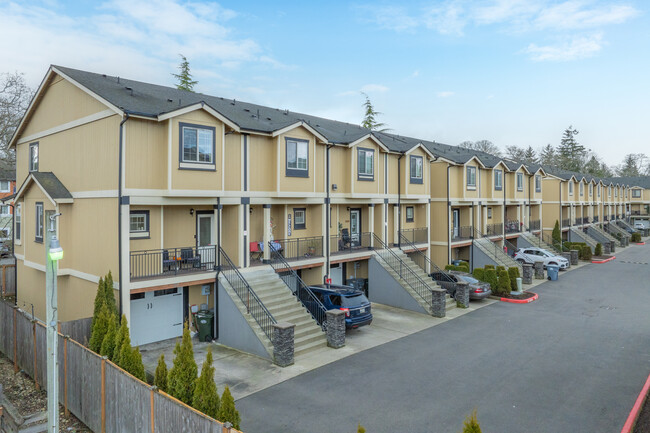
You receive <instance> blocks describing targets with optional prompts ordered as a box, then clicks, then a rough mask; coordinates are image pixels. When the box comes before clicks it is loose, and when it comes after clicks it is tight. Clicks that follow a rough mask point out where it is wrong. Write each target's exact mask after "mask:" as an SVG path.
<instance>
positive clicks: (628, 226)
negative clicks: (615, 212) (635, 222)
mask: <svg viewBox="0 0 650 433" xmlns="http://www.w3.org/2000/svg"><path fill="white" fill-rule="evenodd" d="M616 222H617V223H618V225H619V227H623V229H625V228H628V229H631V230H634V227H632V226H631V225H630V224H628V222H627V221H625V220H618V221H616ZM626 231H627V230H626Z"/></svg>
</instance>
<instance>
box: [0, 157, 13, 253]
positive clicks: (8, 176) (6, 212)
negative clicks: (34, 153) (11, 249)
mask: <svg viewBox="0 0 650 433" xmlns="http://www.w3.org/2000/svg"><path fill="white" fill-rule="evenodd" d="M15 192H16V171H15V170H14V168H13V167H0V202H1V203H0V241H5V242H6V241H10V240H11V237H12V232H13V224H12V222H13V214H14V209H13V207H12V206H11V205H10V203H9V202H10V201H11V199H12V196H13V194H14V193H15Z"/></svg>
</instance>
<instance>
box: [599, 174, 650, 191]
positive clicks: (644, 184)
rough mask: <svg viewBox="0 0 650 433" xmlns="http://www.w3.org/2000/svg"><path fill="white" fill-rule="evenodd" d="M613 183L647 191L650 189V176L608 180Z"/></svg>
mask: <svg viewBox="0 0 650 433" xmlns="http://www.w3.org/2000/svg"><path fill="white" fill-rule="evenodd" d="M607 180H608V181H612V182H619V183H622V184H625V185H628V186H631V187H634V186H638V187H641V188H645V189H650V176H622V177H613V178H610V179H607Z"/></svg>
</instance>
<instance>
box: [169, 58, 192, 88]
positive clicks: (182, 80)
mask: <svg viewBox="0 0 650 433" xmlns="http://www.w3.org/2000/svg"><path fill="white" fill-rule="evenodd" d="M179 56H181V59H182V61H181V64H180V65H178V70H179V73H178V74H172V76H173V77H174V78H176V80H177V81H178V82H177V83H176V88H177V89H180V90H187V91H189V92H193V91H194V85H195V84H197V83H198V81H194V80H192V74H191V73H190V62H188V61H187V58H185V56H184V55H182V54H179Z"/></svg>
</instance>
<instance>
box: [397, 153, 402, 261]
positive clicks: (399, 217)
mask: <svg viewBox="0 0 650 433" xmlns="http://www.w3.org/2000/svg"><path fill="white" fill-rule="evenodd" d="M403 157H404V152H401V153H400V156H399V158H397V248H399V249H401V248H402V241H401V240H400V234H401V233H402V164H401V163H400V161H401V159H402V158H403Z"/></svg>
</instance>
